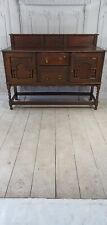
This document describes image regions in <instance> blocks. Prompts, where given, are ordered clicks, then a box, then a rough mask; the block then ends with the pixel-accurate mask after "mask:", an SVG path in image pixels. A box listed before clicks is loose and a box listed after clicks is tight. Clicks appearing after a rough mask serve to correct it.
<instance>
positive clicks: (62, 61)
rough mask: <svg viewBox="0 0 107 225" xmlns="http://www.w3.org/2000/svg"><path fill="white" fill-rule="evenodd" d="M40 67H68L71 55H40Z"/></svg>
mask: <svg viewBox="0 0 107 225" xmlns="http://www.w3.org/2000/svg"><path fill="white" fill-rule="evenodd" d="M38 63H39V65H68V63H69V54H68V53H59V52H58V53H57V52H56V53H55V52H54V53H53V52H51V53H49V52H48V53H46V52H45V53H39V54H38Z"/></svg>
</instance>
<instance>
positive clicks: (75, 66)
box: [70, 52, 101, 83]
mask: <svg viewBox="0 0 107 225" xmlns="http://www.w3.org/2000/svg"><path fill="white" fill-rule="evenodd" d="M100 56H101V55H100V54H96V53H89V52H88V53H73V54H72V57H71V70H70V73H71V80H72V81H74V82H80V83H82V82H87V81H88V82H94V81H98V80H99V76H100V67H101V62H100V59H101V57H100Z"/></svg>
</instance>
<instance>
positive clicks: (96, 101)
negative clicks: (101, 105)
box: [95, 85, 100, 110]
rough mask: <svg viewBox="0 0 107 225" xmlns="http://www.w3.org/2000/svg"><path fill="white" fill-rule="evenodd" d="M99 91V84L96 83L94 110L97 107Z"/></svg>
mask: <svg viewBox="0 0 107 225" xmlns="http://www.w3.org/2000/svg"><path fill="white" fill-rule="evenodd" d="M99 91H100V85H97V92H96V99H95V110H97V107H98V99H99Z"/></svg>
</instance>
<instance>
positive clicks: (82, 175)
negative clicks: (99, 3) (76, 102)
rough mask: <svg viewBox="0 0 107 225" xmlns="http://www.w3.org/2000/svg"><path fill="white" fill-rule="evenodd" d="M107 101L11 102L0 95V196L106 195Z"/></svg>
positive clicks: (91, 196) (96, 197)
mask: <svg viewBox="0 0 107 225" xmlns="http://www.w3.org/2000/svg"><path fill="white" fill-rule="evenodd" d="M106 134H107V104H105V103H104V104H103V103H102V104H99V107H98V110H97V111H95V110H94V109H91V108H80V107H78V108H76V107H75V108H70V107H69V108H68V107H60V108H58V107H55V108H54V107H50V108H49V107H45V108H42V107H35V106H34V107H29V106H27V107H25V106H20V107H19V106H18V107H14V109H13V110H12V111H11V110H9V107H8V104H7V97H6V96H4V98H2V97H1V96H0V197H3V198H4V197H8V198H12V197H21V198H23V197H37V198H39V197H43V198H74V199H77V198H84V199H86V198H92V199H102V198H103V199H104V198H105V199H107V135H106Z"/></svg>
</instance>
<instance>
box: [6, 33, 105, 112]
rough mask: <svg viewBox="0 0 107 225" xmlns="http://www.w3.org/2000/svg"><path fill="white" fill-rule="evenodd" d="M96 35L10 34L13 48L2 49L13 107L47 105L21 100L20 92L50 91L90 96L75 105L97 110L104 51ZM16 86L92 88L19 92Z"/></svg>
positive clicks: (40, 93)
mask: <svg viewBox="0 0 107 225" xmlns="http://www.w3.org/2000/svg"><path fill="white" fill-rule="evenodd" d="M97 37H98V35H97V34H64V35H63V34H61V35H58V34H51V35H45V34H44V35H42V34H11V35H10V39H11V47H10V48H8V49H4V50H3V51H2V52H3V59H4V66H5V74H6V83H7V89H8V96H9V105H10V109H12V106H13V105H18V104H27V105H31V104H45V102H44V101H43V102H41V101H40V102H37V101H33V100H31V101H28V100H26V101H22V100H19V96H20V95H48V94H49V95H81V96H87V101H83V100H82V101H75V102H73V105H74V104H75V105H94V106H95V109H97V106H98V98H99V90H100V85H101V77H102V69H103V62H104V56H105V51H104V50H103V49H101V48H98V47H97ZM17 86H35V87H37V86H41V89H42V87H43V86H54V87H55V86H62V87H63V86H69V87H72V86H89V88H88V91H84V92H72V91H69V92H68V91H66V92H65V91H64V92H63V91H62V92H61V91H60V92H58V91H54V92H47V91H46V92H42V91H39V92H37V91H36V88H35V92H34V91H33V92H27V91H26V92H25V91H24V92H22V91H17ZM11 87H13V89H14V94H13V96H11ZM94 87H95V91H94ZM86 90H87V89H86ZM55 103H56V102H54V104H55ZM46 104H47V103H46ZM49 104H51V101H50V102H49ZM52 104H53V102H52ZM58 104H70V105H71V104H72V102H71V101H70V102H69V103H68V101H67V102H66V101H64V102H62V101H61V102H60V101H59V103H58Z"/></svg>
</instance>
